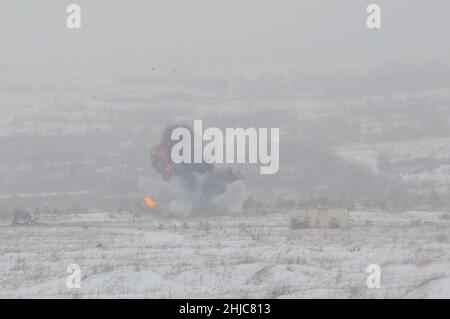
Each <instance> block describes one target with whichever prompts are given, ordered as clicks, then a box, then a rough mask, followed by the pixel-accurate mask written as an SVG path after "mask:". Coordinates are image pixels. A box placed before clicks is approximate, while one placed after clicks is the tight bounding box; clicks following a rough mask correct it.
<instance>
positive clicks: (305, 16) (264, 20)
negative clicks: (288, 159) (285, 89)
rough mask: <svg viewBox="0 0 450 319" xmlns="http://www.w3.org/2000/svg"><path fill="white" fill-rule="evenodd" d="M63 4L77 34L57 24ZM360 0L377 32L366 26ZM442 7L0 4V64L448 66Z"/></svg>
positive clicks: (386, 0)
mask: <svg viewBox="0 0 450 319" xmlns="http://www.w3.org/2000/svg"><path fill="white" fill-rule="evenodd" d="M70 3H77V4H79V5H81V7H82V29H81V30H69V29H67V28H66V18H67V15H68V14H67V13H66V6H67V5H68V4H70ZM370 3H378V4H380V5H381V7H382V29H381V30H369V29H367V28H366V25H365V21H366V17H367V13H366V7H367V5H368V4H370ZM449 13H450V1H448V0H431V1H425V0H377V1H375V0H372V1H365V0H342V1H336V0H307V1H302V0H179V1H178V0H177V1H175V0H127V1H125V0H121V1H116V0H72V1H66V0H39V1H33V0H0V39H1V47H0V59H1V60H0V66H1V65H3V66H5V65H26V64H31V65H33V64H37V65H38V64H48V63H52V64H55V63H58V64H59V63H61V64H62V65H64V64H66V65H78V63H86V62H89V63H96V64H97V63H98V64H101V63H105V64H108V63H111V64H112V63H114V64H117V65H122V64H123V65H129V64H131V65H136V66H139V65H147V64H148V65H171V64H173V65H177V66H179V67H186V68H190V69H194V70H195V69H197V70H204V69H208V68H210V69H211V70H213V69H227V68H231V69H236V70H239V69H240V68H247V67H252V66H253V67H256V68H259V69H261V70H263V69H266V68H267V69H271V67H272V66H275V67H280V68H289V67H306V66H311V65H314V64H315V63H317V64H318V65H320V66H321V67H329V66H333V65H336V63H344V64H345V63H352V62H354V63H371V62H375V63H378V62H379V61H385V60H393V61H412V62H417V61H419V62H421V61H427V62H428V61H437V60H438V61H443V62H450V61H449V60H450V58H449V57H450V41H449V40H448V39H450V14H449Z"/></svg>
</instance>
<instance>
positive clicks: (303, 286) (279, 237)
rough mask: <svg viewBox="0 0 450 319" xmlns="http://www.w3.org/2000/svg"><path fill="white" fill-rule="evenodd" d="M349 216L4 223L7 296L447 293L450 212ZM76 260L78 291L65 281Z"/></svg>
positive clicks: (120, 217)
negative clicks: (376, 275)
mask: <svg viewBox="0 0 450 319" xmlns="http://www.w3.org/2000/svg"><path fill="white" fill-rule="evenodd" d="M350 220H351V221H350V228H349V229H343V230H339V229H333V230H332V229H329V230H319V229H298V230H292V229H290V227H289V226H290V225H289V218H288V214H274V215H265V216H239V217H210V218H202V219H199V218H190V219H156V218H152V217H150V216H147V217H141V218H140V219H134V220H132V219H130V217H129V216H128V215H127V214H112V213H111V214H109V213H96V214H79V215H66V216H64V217H61V216H58V218H52V216H41V219H40V222H39V223H38V224H36V225H29V226H11V225H9V224H8V223H7V222H6V221H5V222H4V223H3V224H1V226H0V228H1V230H0V242H1V243H2V246H1V248H0V297H1V298H47V297H56V298H91V297H102V298H103V297H104V298H110V297H119V298H449V297H450V253H449V252H450V241H449V236H450V215H449V214H448V213H444V212H419V211H417V212H416V211H409V212H398V213H385V212H373V211H372V212H362V211H352V212H351V213H350ZM73 263H75V264H78V265H79V266H80V268H81V277H82V279H81V288H80V289H68V288H67V287H66V278H67V276H68V275H69V274H68V273H66V269H67V266H68V265H69V264H73ZM369 264H379V265H380V267H381V288H378V289H369V288H367V285H366V280H367V277H368V275H369V274H368V273H366V268H367V266H368V265H369Z"/></svg>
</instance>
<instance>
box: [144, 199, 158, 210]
mask: <svg viewBox="0 0 450 319" xmlns="http://www.w3.org/2000/svg"><path fill="white" fill-rule="evenodd" d="M144 204H145V206H147V207H148V208H155V207H156V201H155V200H154V199H153V198H151V197H150V196H147V197H144Z"/></svg>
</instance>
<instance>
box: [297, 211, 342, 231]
mask: <svg viewBox="0 0 450 319" xmlns="http://www.w3.org/2000/svg"><path fill="white" fill-rule="evenodd" d="M348 222H349V209H348V208H311V209H296V210H293V211H291V213H290V226H291V228H292V229H300V228H319V229H340V228H348Z"/></svg>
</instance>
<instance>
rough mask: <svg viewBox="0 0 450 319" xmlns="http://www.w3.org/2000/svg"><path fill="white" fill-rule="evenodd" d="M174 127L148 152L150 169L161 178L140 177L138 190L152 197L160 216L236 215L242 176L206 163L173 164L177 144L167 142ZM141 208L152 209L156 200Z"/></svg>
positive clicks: (243, 195) (241, 198)
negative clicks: (172, 156)
mask: <svg viewBox="0 0 450 319" xmlns="http://www.w3.org/2000/svg"><path fill="white" fill-rule="evenodd" d="M176 127H180V126H171V127H168V128H167V129H165V130H164V132H163V134H162V138H161V140H160V143H158V144H157V145H154V146H153V147H152V148H151V151H150V158H151V162H152V166H153V168H154V169H155V170H156V172H157V173H158V174H159V176H160V177H161V179H158V180H155V179H150V178H143V179H141V181H140V188H141V189H143V191H145V192H146V193H147V194H154V195H155V196H156V197H155V198H157V199H158V202H159V208H160V210H162V213H163V214H164V215H177V216H189V215H212V214H215V215H219V214H237V213H240V212H241V210H242V205H243V202H244V201H245V199H246V197H247V196H246V193H247V191H246V187H245V185H244V182H243V179H242V175H241V174H240V173H238V172H235V171H234V170H232V169H231V168H219V167H217V166H215V165H214V164H210V163H206V162H201V163H180V164H176V163H173V161H172V160H171V156H170V153H171V149H172V147H173V145H174V144H175V143H176V142H177V141H172V140H171V132H172V130H173V129H174V128H176ZM186 128H187V129H189V130H190V131H191V129H190V128H188V127H186ZM147 198H148V199H150V200H151V201H148V200H147ZM145 205H146V206H147V207H149V208H154V207H155V206H156V201H154V200H153V199H151V198H149V197H146V200H145Z"/></svg>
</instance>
